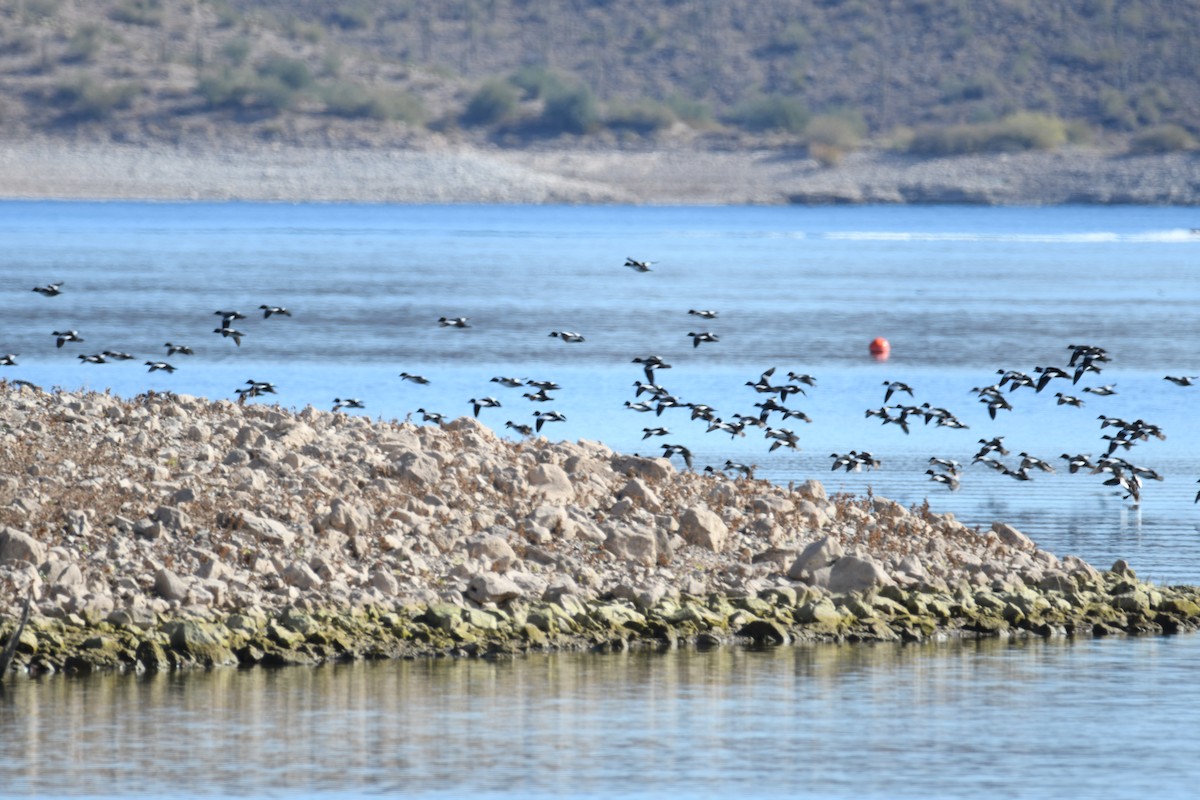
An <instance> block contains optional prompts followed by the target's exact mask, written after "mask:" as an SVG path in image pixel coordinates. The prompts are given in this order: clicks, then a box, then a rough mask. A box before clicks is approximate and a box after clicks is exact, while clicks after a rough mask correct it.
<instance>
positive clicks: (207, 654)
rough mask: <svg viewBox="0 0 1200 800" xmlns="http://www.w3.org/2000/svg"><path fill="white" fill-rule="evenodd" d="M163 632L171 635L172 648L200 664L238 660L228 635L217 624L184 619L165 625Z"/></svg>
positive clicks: (206, 664)
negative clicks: (229, 642) (231, 648)
mask: <svg viewBox="0 0 1200 800" xmlns="http://www.w3.org/2000/svg"><path fill="white" fill-rule="evenodd" d="M163 632H164V633H166V634H167V636H168V637H169V641H170V645H171V649H172V650H174V651H176V652H178V653H181V654H183V655H185V656H187V657H189V658H191V659H193V660H195V661H196V662H198V663H200V664H203V665H205V666H218V665H220V664H233V663H236V662H237V659H236V658H235V657H234V655H233V651H231V650H230V649H229V645H228V640H227V638H226V636H225V635H224V634H223V633H222V632H221V630H220V629H219V628H218V627H217V626H216V625H213V624H211V623H206V622H199V621H197V620H183V621H181V622H173V623H168V624H166V625H164V626H163Z"/></svg>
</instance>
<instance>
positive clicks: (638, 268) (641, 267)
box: [625, 258, 658, 272]
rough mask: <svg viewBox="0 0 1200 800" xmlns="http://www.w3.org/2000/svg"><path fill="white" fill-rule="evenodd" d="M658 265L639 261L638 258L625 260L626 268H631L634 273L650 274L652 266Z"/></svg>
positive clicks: (655, 262)
mask: <svg viewBox="0 0 1200 800" xmlns="http://www.w3.org/2000/svg"><path fill="white" fill-rule="evenodd" d="M657 263H658V262H657V261H638V260H637V259H636V258H626V259H625V266H627V267H629V268H630V269H632V270H633V271H634V272H649V271H650V265H651V264H657Z"/></svg>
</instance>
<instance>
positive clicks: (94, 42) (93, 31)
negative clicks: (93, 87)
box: [63, 22, 104, 63]
mask: <svg viewBox="0 0 1200 800" xmlns="http://www.w3.org/2000/svg"><path fill="white" fill-rule="evenodd" d="M103 43H104V34H103V32H102V31H101V30H100V26H99V25H96V24H95V23H90V22H88V23H84V24H82V25H80V26H79V27H78V28H76V29H75V32H74V33H72V34H71V38H70V39H68V40H67V52H66V54H65V55H64V56H63V60H64V61H67V62H69V63H78V62H82V61H92V60H93V59H95V57H96V54H97V53H99V52H100V46H101V45H102V44H103Z"/></svg>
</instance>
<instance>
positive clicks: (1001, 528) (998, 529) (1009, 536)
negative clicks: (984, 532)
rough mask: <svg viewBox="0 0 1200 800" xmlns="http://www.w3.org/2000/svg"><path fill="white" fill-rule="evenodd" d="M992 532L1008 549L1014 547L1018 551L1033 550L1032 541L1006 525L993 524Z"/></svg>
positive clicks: (1000, 523)
mask: <svg viewBox="0 0 1200 800" xmlns="http://www.w3.org/2000/svg"><path fill="white" fill-rule="evenodd" d="M992 532H993V533H995V534H996V538H998V539H999V540H1000V541H1002V542H1004V543H1005V544H1006V545H1008V546H1009V547H1015V548H1017V549H1018V550H1033V549H1034V548H1035V545H1034V543H1033V540H1032V539H1030V538H1029V537H1028V536H1026V535H1025V534H1023V533H1021V532H1020V531H1019V530H1017V529H1016V528H1014V527H1013V526H1012V525H1009V524H1008V523H1005V522H993V523H992Z"/></svg>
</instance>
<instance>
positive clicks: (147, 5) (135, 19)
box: [108, 0, 163, 28]
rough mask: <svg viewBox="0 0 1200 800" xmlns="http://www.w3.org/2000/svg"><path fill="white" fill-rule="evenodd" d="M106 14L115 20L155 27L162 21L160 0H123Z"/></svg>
mask: <svg viewBox="0 0 1200 800" xmlns="http://www.w3.org/2000/svg"><path fill="white" fill-rule="evenodd" d="M108 16H109V17H110V18H111V19H112V20H114V21H116V22H124V23H127V24H129V25H145V26H147V27H150V28H157V27H158V26H160V25H162V22H163V8H162V0H125V2H124V3H121V5H119V6H117V7H116V8H114V9H113V10H112V11H110V12H109V14H108Z"/></svg>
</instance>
